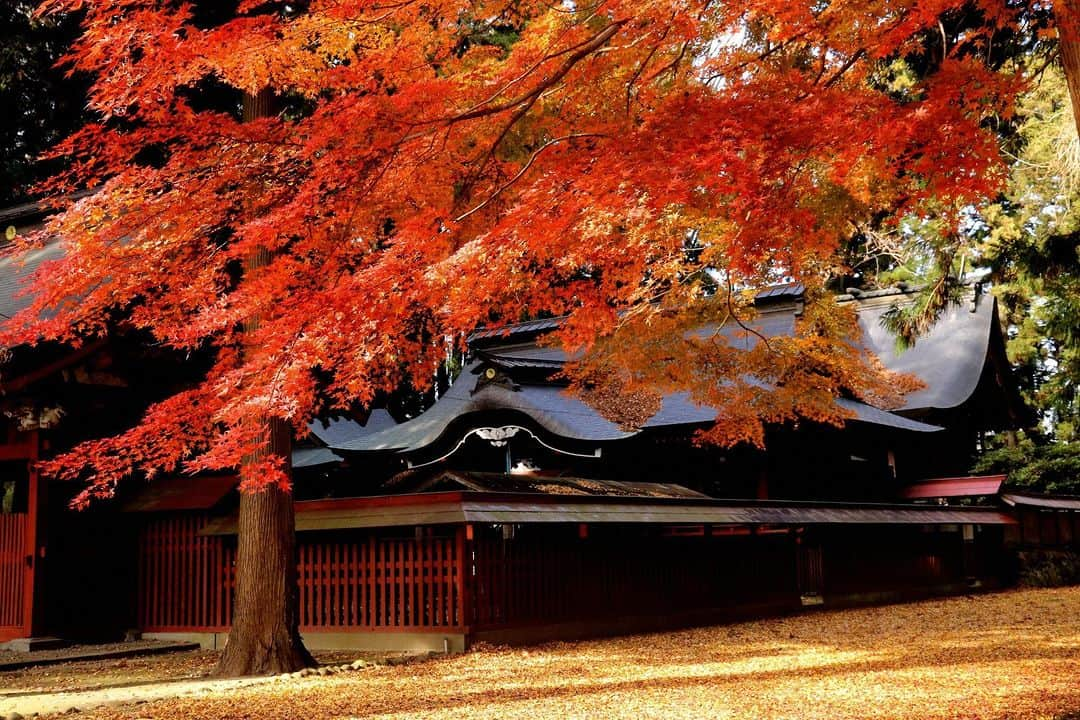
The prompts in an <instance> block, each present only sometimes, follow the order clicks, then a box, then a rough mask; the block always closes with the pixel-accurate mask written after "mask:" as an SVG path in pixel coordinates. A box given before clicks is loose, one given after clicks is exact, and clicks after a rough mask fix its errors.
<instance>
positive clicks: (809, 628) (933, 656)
mask: <svg viewBox="0 0 1080 720" xmlns="http://www.w3.org/2000/svg"><path fill="white" fill-rule="evenodd" d="M80 717H86V718H95V719H100V720H104V719H106V718H107V719H109V720H119V719H121V718H123V719H125V720H126V719H130V718H177V717H192V718H206V719H208V720H212V719H217V718H384V719H387V720H389V719H394V720H406V719H413V718H431V719H433V720H440V719H445V718H528V719H529V720H537V719H539V718H560V720H568V719H570V718H732V719H735V718H740V719H741V718H747V719H750V718H753V719H754V720H758V719H763V718H800V719H803V718H805V719H814V718H821V719H822V720H824V719H826V718H828V719H829V720H838V719H842V718H920V719H923V718H926V719H937V718H964V719H975V718H980V719H987V720H989V719H991V718H995V719H996V718H1000V719H1005V718H1008V719H1009V720H1013V719H1021V720H1022V719H1029V718H1030V719H1039V720H1044V719H1047V720H1048V719H1052V718H1066V717H1080V588H1063V589H1055V590H1016V591H1009V592H1002V593H996V594H989V595H981V596H969V597H958V598H950V599H945V600H935V601H927V602H922V603H913V604H908V605H893V606H884V607H877V608H864V609H858V610H846V611H831V612H816V613H809V614H805V615H800V616H795V617H789V618H781V619H772V620H762V621H757V622H748V623H741V624H737V625H727V626H716V627H709V628H701V629H695V630H686V631H680V632H671V633H662V634H651V635H639V636H633V637H623V638H615V639H609V640H596V641H589V642H580V643H552V644H548V645H543V646H538V647H532V648H528V649H507V648H496V649H485V650H482V651H479V652H471V653H468V654H466V655H459V656H452V657H448V658H439V659H435V660H429V661H426V662H420V663H416V664H412V665H405V666H398V667H380V668H372V669H366V670H361V671H358V672H355V673H349V674H342V675H333V676H329V677H310V678H299V679H292V678H289V679H286V680H281V681H275V682H272V683H268V684H264V685H259V686H253V687H247V688H241V689H238V690H237V691H236V692H231V693H229V694H228V696H208V697H187V698H177V699H173V700H166V701H157V702H152V703H145V704H140V705H135V706H122V707H101V708H98V709H96V710H92V711H89V712H86V713H83V714H81V715H80Z"/></svg>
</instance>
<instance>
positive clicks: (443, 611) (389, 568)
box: [139, 515, 463, 632]
mask: <svg viewBox="0 0 1080 720" xmlns="http://www.w3.org/2000/svg"><path fill="white" fill-rule="evenodd" d="M206 522H207V518H206V517H204V516H200V515H187V516H176V515H173V516H168V517H162V518H155V519H152V520H151V521H150V522H148V523H147V524H146V526H145V527H144V528H143V530H142V534H141V538H140V543H139V622H140V628H141V629H142V630H144V631H150V632H153V631H157V632H185V631H186V632H196V631H210V630H214V631H222V630H225V629H227V628H228V626H229V624H230V623H231V611H232V607H231V601H232V586H233V576H232V573H233V561H234V555H235V550H234V542H235V541H234V540H233V539H232V538H229V539H226V538H222V537H217V536H215V537H202V536H199V534H198V531H199V530H200V529H201V528H202V527H203V526H204V525H205V524H206ZM458 542H461V539H460V533H459V534H458V535H453V536H449V537H435V536H430V535H429V536H424V537H421V538H415V537H379V536H377V535H374V534H368V533H364V532H347V533H338V534H327V535H325V536H324V535H312V534H301V535H300V536H299V539H298V548H297V551H298V556H299V564H298V568H297V569H298V575H299V596H300V625H301V628H302V629H304V630H305V631H320V630H350V629H356V630H432V629H443V628H446V629H449V628H458V627H460V625H461V619H462V615H463V613H462V610H461V606H462V605H461V604H462V602H463V600H462V597H461V591H460V588H461V582H460V578H459V565H460V559H459V556H458V552H457V551H456V547H457V545H456V544H457V543H458Z"/></svg>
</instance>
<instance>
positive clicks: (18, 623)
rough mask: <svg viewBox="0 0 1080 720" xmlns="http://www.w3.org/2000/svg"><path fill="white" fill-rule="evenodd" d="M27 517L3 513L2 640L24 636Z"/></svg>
mask: <svg viewBox="0 0 1080 720" xmlns="http://www.w3.org/2000/svg"><path fill="white" fill-rule="evenodd" d="M27 518H28V516H27V514H26V513H6V514H5V513H0V640H2V639H10V638H13V637H18V636H20V635H22V634H23V628H24V619H23V610H24V608H25V597H24V587H25V582H26V529H27Z"/></svg>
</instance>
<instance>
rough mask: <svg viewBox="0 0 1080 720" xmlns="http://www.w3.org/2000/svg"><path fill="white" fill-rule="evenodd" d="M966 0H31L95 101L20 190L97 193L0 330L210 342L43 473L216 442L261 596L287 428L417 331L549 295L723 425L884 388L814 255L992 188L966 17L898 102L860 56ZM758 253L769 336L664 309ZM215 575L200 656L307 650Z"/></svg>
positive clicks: (188, 345)
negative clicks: (780, 316)
mask: <svg viewBox="0 0 1080 720" xmlns="http://www.w3.org/2000/svg"><path fill="white" fill-rule="evenodd" d="M965 4H970V3H964V2H961V1H960V0H929V1H928V0H917V1H916V0H899V1H897V0H842V1H840V2H832V3H807V2H803V1H798V2H796V1H794V0H736V1H735V2H727V3H715V2H712V1H711V0H693V1H691V2H685V1H683V0H595V1H590V2H583V3H578V2H563V3H560V2H551V1H550V0H537V1H532V0H493V1H490V2H480V1H475V2H468V1H465V0H423V1H420V0H401V1H395V2H387V1H386V0H309V1H307V2H301V1H299V0H298V1H296V2H289V3H285V2H276V1H274V0H258V1H256V0H241V2H239V3H238V4H229V3H212V2H208V1H207V2H196V3H190V2H168V1H163V0H99V1H96V2H92V3H90V2H84V1H83V0H52V1H51V2H48V3H46V5H45V6H44V7H43V11H45V12H72V11H80V12H82V13H84V17H85V19H84V29H85V31H84V34H83V36H82V38H81V40H80V41H79V42H78V44H77V45H76V46H75V47H74V48H73V49H72V52H71V55H70V57H69V58H68V62H69V63H70V65H71V67H72V68H73V69H75V70H77V71H80V72H86V73H90V74H91V75H92V76H93V77H94V85H93V89H92V93H91V105H92V109H93V110H94V111H95V112H96V113H97V114H98V116H99V120H98V121H97V122H95V123H92V124H90V125H88V126H86V127H85V128H83V129H82V130H81V131H80V132H78V133H76V134H75V135H74V136H73V137H71V138H69V139H68V140H67V141H65V142H64V143H63V144H62V145H61V146H60V147H59V148H58V149H57V152H58V153H59V154H62V155H66V156H68V157H69V159H70V161H71V165H70V170H69V171H67V172H66V173H65V174H63V175H62V176H60V177H58V178H56V179H54V180H53V181H52V182H51V183H50V184H49V185H48V188H47V189H48V190H50V191H52V192H55V193H60V192H63V191H69V190H73V189H76V188H84V187H98V188H100V189H99V190H98V192H96V194H94V195H92V196H90V197H86V198H84V199H82V200H79V201H78V202H75V203H73V204H71V205H70V206H68V207H66V208H64V211H63V212H62V213H60V214H59V215H57V216H56V217H55V219H54V220H53V221H52V222H51V223H50V224H49V227H48V229H47V231H46V232H45V233H43V234H42V235H40V236H37V237H30V238H25V239H22V240H20V241H19V245H20V247H21V248H26V247H30V246H33V245H35V244H37V243H41V242H45V241H46V239H47V238H48V237H57V236H58V237H61V238H63V242H64V247H65V254H64V257H63V258H62V259H61V260H58V261H56V262H53V263H50V264H48V265H47V266H45V267H43V268H42V270H41V271H40V272H39V273H38V274H37V275H36V277H35V278H34V281H33V288H32V292H33V304H32V306H31V307H30V308H28V309H27V310H26V311H24V312H23V313H21V314H20V315H19V316H18V317H16V318H15V319H14V320H13V321H12V322H11V323H9V324H8V325H7V326H5V328H4V330H3V337H2V338H0V342H2V343H34V342H40V341H42V340H59V341H65V342H72V341H83V340H85V339H87V338H90V337H95V336H100V335H103V334H107V333H108V332H109V331H110V328H111V327H113V326H114V323H116V322H117V321H118V320H121V321H122V322H124V323H125V324H127V325H128V326H130V327H135V328H139V329H143V330H145V331H147V332H148V333H150V334H151V335H152V336H153V337H154V338H155V340H156V341H158V342H160V343H164V344H166V345H168V346H171V347H174V348H178V349H181V350H191V349H206V348H210V349H212V350H213V352H214V358H215V359H214V363H213V367H212V369H211V370H210V371H209V372H208V373H207V375H206V377H205V378H204V380H203V382H202V383H201V384H199V385H198V386H197V387H194V388H192V389H189V390H186V391H184V392H181V393H179V394H177V395H175V396H173V397H171V398H169V399H168V400H166V401H164V402H161V403H159V404H157V405H154V406H153V407H151V408H150V409H149V411H148V412H147V413H146V415H145V417H144V418H143V420H142V422H141V423H140V424H139V425H138V426H137V427H134V428H132V429H131V430H130V431H128V432H127V433H125V434H123V435H121V436H119V437H112V438H104V439H100V440H95V441H91V442H87V443H84V444H83V445H81V446H79V447H77V448H76V449H75V450H74V451H72V452H70V453H68V454H65V455H63V456H61V457H59V458H56V459H55V460H53V461H51V462H50V463H49V464H48V465H47V470H48V471H49V472H51V473H52V474H54V475H56V476H59V477H64V478H78V479H87V478H88V479H89V484H88V486H87V490H86V491H85V492H84V493H83V495H82V496H81V498H80V499H81V501H84V502H85V501H87V500H89V499H90V498H92V497H95V496H107V495H109V494H111V493H112V492H113V489H114V487H115V485H116V483H117V482H118V481H119V480H121V479H122V478H124V477H127V476H129V475H132V474H136V473H139V474H144V475H154V474H157V473H176V472H196V471H200V470H207V469H219V468H228V467H240V468H241V476H242V488H243V490H245V491H248V492H246V493H245V495H244V496H243V498H242V500H241V527H240V533H241V545H242V547H241V553H240V560H239V563H238V573H239V575H240V578H241V579H240V582H241V583H243V582H244V580H243V578H244V577H245V576H247V575H250V574H252V573H256V572H260V570H259V569H258V566H260V564H265V562H264V561H265V558H267V557H273V558H277V559H278V562H275V563H273V566H274V569H273V572H272V573H271V574H270V575H268V576H266V577H265V578H264V579H263V581H261V582H262V584H261V585H259V586H258V587H259V588H261V590H259V591H258V592H261V593H271V592H273V591H274V589H275V588H276V591H277V592H279V593H280V594H282V595H288V594H289V590H288V588H290V587H291V585H290V578H289V577H288V569H287V568H288V566H289V565H290V562H289V557H290V552H291V547H292V545H291V542H292V540H291V538H285V537H284V536H289V535H291V527H292V516H291V512H292V510H291V500H290V499H289V495H288V488H289V474H288V468H287V449H288V441H289V437H288V436H289V434H290V433H289V430H288V428H289V427H291V428H292V429H293V430H294V431H296V432H301V431H302V429H303V428H305V427H306V424H307V423H308V421H309V420H310V419H311V418H312V417H313V416H315V415H316V414H317V413H319V412H322V411H326V410H329V409H332V408H337V407H346V406H350V405H352V404H354V403H366V402H370V401H371V400H372V399H373V398H375V397H376V396H377V395H378V394H379V393H380V392H383V391H388V390H391V389H393V388H395V387H397V386H398V385H399V384H400V383H402V382H403V380H404V379H406V378H427V377H430V376H431V373H432V371H433V369H434V367H435V365H436V363H438V362H439V360H440V358H442V357H443V353H444V349H445V348H444V338H446V337H448V336H449V337H461V336H462V334H463V333H466V332H468V331H469V330H471V329H473V328H475V327H476V326H477V325H478V324H481V323H493V322H499V321H503V320H516V319H520V318H521V317H523V316H531V315H535V314H537V313H541V312H544V313H556V314H568V315H569V316H570V319H569V321H568V322H567V323H566V324H565V326H564V327H563V329H562V330H561V331H560V334H559V339H560V340H561V341H562V342H564V343H565V344H567V345H568V346H573V347H595V348H596V349H597V350H598V352H597V353H596V354H595V355H594V356H593V359H592V360H590V361H589V362H587V363H585V364H584V366H583V367H582V368H580V372H581V377H582V378H585V379H589V378H592V379H596V378H598V377H599V378H604V379H605V381H612V382H617V383H619V387H623V388H627V389H641V390H645V391H655V390H656V389H657V387H664V388H675V387H681V388H690V389H691V390H692V391H693V392H694V394H695V396H696V397H697V398H698V399H699V400H701V401H702V402H708V403H711V404H713V405H714V406H716V407H717V408H718V412H719V416H718V417H719V419H720V421H719V422H718V423H717V426H716V429H715V430H714V431H713V433H712V434H713V436H714V439H717V440H720V441H723V442H728V443H733V442H739V441H751V442H760V439H761V428H762V423H763V422H777V421H783V420H786V419H791V418H795V417H811V418H813V419H817V420H824V421H828V422H839V421H841V420H842V413H841V412H840V411H839V410H838V409H837V408H836V407H835V406H834V405H833V404H832V398H833V397H835V396H836V395H837V394H839V393H841V392H850V393H852V394H854V395H856V396H858V397H862V398H866V399H870V400H874V401H877V402H879V403H880V402H884V401H885V400H884V398H885V397H886V396H887V395H888V388H887V387H886V383H885V382H884V381H883V379H882V378H881V376H880V375H879V374H878V373H876V372H874V370H873V368H872V367H871V366H870V364H869V362H868V360H867V358H866V357H864V356H863V355H862V354H861V353H860V352H859V351H858V350H857V349H856V346H855V345H853V344H851V343H849V342H848V340H849V339H850V338H851V337H852V333H853V332H854V331H853V330H852V328H853V323H851V322H850V318H845V316H844V311H843V310H841V309H840V308H837V307H835V306H834V304H833V303H831V302H828V301H826V299H825V293H824V292H823V291H822V286H823V283H824V282H825V279H826V278H827V277H828V275H829V273H830V272H831V271H832V270H833V269H834V268H833V265H834V260H833V255H834V250H835V248H836V247H837V244H838V243H839V242H840V240H841V239H842V238H844V237H846V236H847V235H849V234H850V232H851V227H852V225H851V223H853V222H859V221H861V220H862V219H865V218H868V217H872V216H875V215H877V214H880V213H883V212H897V211H905V212H919V211H920V210H921V209H923V208H925V207H928V206H930V205H932V206H933V209H934V211H935V212H938V213H941V212H945V213H946V214H948V213H950V212H952V213H955V214H958V213H959V209H960V208H962V207H963V206H964V205H965V204H967V203H969V202H972V201H974V200H976V199H977V198H979V197H981V196H983V195H984V194H986V193H987V192H990V191H992V190H993V189H994V188H995V187H996V184H997V182H998V180H999V175H1000V170H1001V167H1000V159H999V156H998V149H997V143H996V140H995V137H994V135H993V133H992V132H990V131H989V130H988V129H987V128H986V124H985V121H986V120H987V118H989V117H991V116H993V115H994V114H995V113H1001V112H1008V108H1009V107H1010V103H1011V99H1012V97H1013V95H1014V94H1015V93H1016V92H1017V90H1018V88H1019V87H1020V85H1021V84H1022V83H1021V80H1020V79H1019V78H1015V77H1011V76H1009V75H1006V74H999V73H993V72H990V71H988V70H987V69H986V68H985V67H984V66H983V65H982V64H981V62H980V60H979V55H978V53H977V52H972V51H971V50H972V48H977V47H978V43H979V42H980V41H981V40H982V38H980V37H975V36H973V37H970V38H969V39H967V40H966V41H965V43H961V44H960V45H958V46H957V47H954V48H951V49H950V51H949V54H948V55H947V57H944V58H943V59H942V61H941V62H940V63H939V64H938V66H937V67H936V69H935V70H934V71H933V72H932V73H929V74H928V76H927V77H926V78H925V79H924V80H921V81H920V82H921V83H922V84H921V86H920V87H919V88H918V91H917V92H916V93H907V94H906V95H905V99H904V100H903V101H900V100H898V99H896V98H895V97H894V96H893V95H891V94H890V92H889V89H888V82H887V78H885V77H884V75H885V74H887V65H888V60H889V59H890V58H892V57H895V56H897V55H902V54H904V53H906V52H909V51H914V50H915V49H917V48H918V46H919V38H920V35H921V33H924V32H932V31H933V30H934V28H935V27H936V23H937V18H938V17H939V15H940V14H941V13H943V12H946V11H949V10H951V9H954V8H956V7H959V6H961V5H965ZM984 4H985V8H983V11H984V12H985V13H986V14H987V16H988V17H990V18H992V19H995V20H994V22H1000V23H1008V22H1011V18H1010V16H1008V14H1007V13H1005V12H1004V11H1003V10H1002V9H1001V6H1000V5H999V4H998V3H994V2H990V0H987V1H986V2H985V3H984ZM223 6H228V8H227V9H223ZM271 96H272V97H273V98H274V99H275V105H276V107H275V108H273V109H272V110H271V109H270V107H269V106H268V105H265V104H264V105H263V107H262V108H261V111H258V110H257V109H255V108H254V106H255V105H256V104H257V103H258V102H259V99H260V98H262V99H263V100H265V99H266V98H268V97H271ZM243 97H246V98H247V101H246V103H247V109H248V111H247V112H241V108H242V107H243V106H244V105H245V101H243V99H242V98H243ZM912 98H914V99H912ZM691 230H693V237H694V247H693V248H692V251H691V250H688V232H689V231H691ZM778 275H783V276H793V277H796V278H798V279H799V280H800V281H801V282H803V283H804V284H805V285H806V286H807V288H808V294H807V298H808V309H807V312H806V313H805V314H804V317H803V319H802V321H801V322H800V326H799V331H798V333H797V334H796V336H795V337H793V338H785V339H782V340H779V339H778V340H776V341H770V342H769V343H759V344H758V345H757V346H756V347H755V348H754V349H753V350H750V351H745V350H738V349H736V348H734V347H731V346H729V345H728V344H727V343H726V342H724V341H723V339H722V338H721V337H719V336H702V335H700V334H694V333H688V332H687V330H688V329H689V328H692V327H700V326H701V325H703V324H708V323H710V322H713V323H717V322H723V321H725V320H726V319H728V318H730V317H732V316H736V317H739V318H741V319H743V320H745V318H746V314H747V313H748V312H749V310H748V308H747V303H746V302H745V300H744V299H743V298H742V296H741V294H740V292H739V289H740V288H746V287H751V286H754V285H758V284H761V283H762V282H768V281H770V280H772V279H774V278H775V277H776V276H778ZM598 338H600V339H601V342H599V343H597V342H596V341H597V339H598ZM750 376H753V377H754V378H756V379H755V381H754V382H748V381H746V378H747V377H750ZM721 381H726V382H721ZM259 491H261V492H259ZM252 498H261V499H260V500H259V502H261V503H263V507H262V509H261V510H258V511H256V510H254V509H252V504H253V503H254V502H256V501H255V500H253V499H252ZM245 518H248V520H245ZM279 536H280V537H279ZM245 537H248V538H249V541H251V538H254V541H251V543H252V544H249V545H247V546H245V545H244V543H245V540H244V538H245ZM245 547H249V548H252V549H249V550H245V549H244V548H245ZM256 548H257V549H256ZM258 553H261V554H262V557H261V558H260V557H259V556H258ZM293 571H295V568H293ZM242 594H243V593H239V595H242ZM256 594H258V593H256ZM238 602H244V603H247V604H245V605H242V606H240V605H238V608H237V616H238V619H237V620H236V626H235V627H234V632H233V636H232V638H231V640H230V643H229V649H228V651H227V653H226V656H225V659H224V660H223V666H222V667H223V670H224V671H225V672H232V673H239V672H267V671H272V670H283V669H291V668H294V667H296V666H297V665H299V664H302V663H304V662H306V661H307V656H306V653H305V652H304V651H303V650H302V646H300V643H299V637H298V635H297V632H296V627H297V618H296V613H295V603H293V604H292V605H290V604H289V603H287V602H283V603H276V604H273V605H272V606H268V605H267V604H266V602H265V596H264V597H262V598H261V599H260V598H254V599H251V600H250V601H248V600H241V598H240V597H238ZM241 626H243V627H244V628H246V629H244V630H243V631H242V632H241V631H240V630H239V628H241Z"/></svg>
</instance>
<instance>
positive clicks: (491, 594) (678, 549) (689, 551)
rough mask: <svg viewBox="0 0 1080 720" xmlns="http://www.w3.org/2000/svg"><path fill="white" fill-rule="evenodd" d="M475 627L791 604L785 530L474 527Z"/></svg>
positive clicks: (790, 553)
mask: <svg viewBox="0 0 1080 720" xmlns="http://www.w3.org/2000/svg"><path fill="white" fill-rule="evenodd" d="M475 534H476V538H475V540H474V541H473V548H474V550H475V555H474V557H475V576H474V578H473V586H472V588H471V589H470V591H471V593H472V597H473V603H472V605H473V610H472V617H471V618H470V623H469V625H470V626H473V627H475V628H476V629H477V630H489V629H498V628H510V627H520V626H527V625H538V624H547V623H558V622H575V621H578V620H592V619H614V618H619V617H634V616H654V617H657V616H675V615H678V614H680V613H688V612H695V611H699V610H710V609H714V608H725V607H733V606H735V605H740V604H745V605H763V604H773V603H784V602H792V601H793V599H794V598H797V588H796V575H795V552H794V551H795V546H794V543H793V541H792V538H791V536H790V535H776V536H760V535H759V536H741V537H740V536H727V537H721V536H714V535H711V534H710V535H705V534H702V535H701V536H696V537H695V536H679V535H667V534H662V533H660V532H659V531H658V530H656V529H655V528H649V527H647V526H646V527H640V526H639V527H637V528H615V527H602V526H590V527H589V529H588V532H587V536H586V537H580V536H579V533H578V528H577V527H576V526H571V527H566V526H558V525H554V526H546V527H545V526H535V525H534V526H523V527H518V528H517V531H516V533H515V536H514V537H513V538H510V539H504V538H503V537H502V535H501V534H500V533H499V531H498V530H492V529H491V528H483V527H476V528H475Z"/></svg>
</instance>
